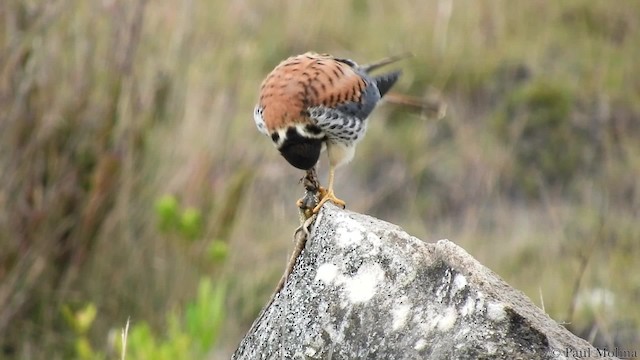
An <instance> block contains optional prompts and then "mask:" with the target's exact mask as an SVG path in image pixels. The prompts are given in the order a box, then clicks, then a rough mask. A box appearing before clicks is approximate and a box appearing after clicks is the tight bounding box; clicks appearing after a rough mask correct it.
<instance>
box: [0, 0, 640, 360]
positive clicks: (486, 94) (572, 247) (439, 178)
mask: <svg viewBox="0 0 640 360" xmlns="http://www.w3.org/2000/svg"><path fill="white" fill-rule="evenodd" d="M0 25H1V26H0V249H1V250H0V339H1V340H0V358H20V359H63V358H70V357H74V356H75V357H80V358H82V355H81V354H83V353H84V354H87V353H88V354H91V353H94V354H111V352H109V351H111V350H110V349H112V344H111V343H110V341H109V340H108V337H109V334H112V333H113V329H118V330H119V329H121V328H122V327H124V324H125V323H126V321H127V318H129V317H130V318H131V321H132V327H131V329H132V332H131V333H130V337H131V339H130V341H133V343H132V344H133V345H131V347H130V349H131V353H129V356H128V358H129V359H135V358H144V356H148V354H149V353H144V352H142V353H141V352H137V351H138V350H135V349H142V348H144V345H140V344H144V343H145V341H143V340H144V339H147V340H146V343H147V344H152V346H151V347H152V348H158V349H159V348H161V346H160V345H158V344H160V343H164V344H174V345H175V344H177V343H175V342H173V340H172V339H174V338H180V337H181V336H182V335H180V336H176V337H172V336H171V335H167V337H164V336H165V335H162V334H170V333H172V330H171V329H174V330H175V329H182V330H180V331H177V330H176V331H173V333H174V334H183V332H182V331H183V330H184V328H180V327H177V325H175V323H176V322H175V321H174V320H171V318H172V317H171V316H168V315H167V314H171V313H172V311H178V310H176V309H183V310H182V311H179V313H180V314H187V315H185V316H187V317H191V318H197V319H199V321H202V322H200V323H198V322H197V321H196V320H193V319H191V320H188V321H186V322H185V323H187V324H200V325H197V326H196V325H193V326H196V327H195V328H193V329H190V330H188V331H186V330H185V331H184V333H186V334H187V335H184V337H186V340H185V341H186V342H187V343H188V344H190V345H188V346H187V347H188V348H189V350H184V351H197V352H198V354H199V355H193V356H196V357H200V356H203V357H204V356H205V355H204V354H205V352H206V351H205V350H204V349H203V348H199V349H197V350H194V348H193V347H192V345H193V346H196V347H197V346H201V347H207V346H213V341H215V346H214V348H213V349H212V350H211V351H210V352H208V353H207V355H206V356H207V357H211V358H226V357H228V355H229V354H230V352H231V351H232V350H233V349H234V348H235V346H236V345H237V343H238V341H239V339H240V337H241V336H242V335H243V332H244V331H246V329H247V328H248V327H249V325H250V324H251V322H252V320H253V319H254V318H255V316H256V315H257V313H258V311H259V310H260V308H261V306H262V305H263V304H264V302H265V301H266V300H267V299H268V298H269V296H270V294H271V291H272V289H273V286H275V284H276V283H277V281H278V279H279V277H280V275H281V272H282V271H283V268H284V264H285V262H286V259H287V252H288V250H289V249H290V248H291V246H292V244H291V242H290V238H291V233H292V232H293V230H294V229H295V227H296V226H297V211H296V208H295V205H294V203H295V200H296V199H297V198H298V197H299V196H300V195H301V194H302V188H301V187H300V186H299V185H298V180H299V178H300V177H301V176H302V174H301V173H300V172H299V171H296V170H295V169H293V168H291V167H290V166H288V165H287V164H286V162H284V161H283V160H282V159H281V158H280V157H279V155H278V154H277V152H276V151H274V150H273V148H272V145H271V144H270V142H269V140H268V139H266V138H263V137H262V136H261V135H260V134H259V133H258V132H257V131H256V130H255V128H254V127H255V126H254V124H253V120H252V109H253V106H254V102H255V100H256V96H257V89H258V87H259V84H260V82H261V80H262V78H263V77H264V76H265V75H266V73H267V72H268V71H270V70H271V69H272V68H273V67H274V66H275V65H276V64H277V63H278V62H279V61H280V60H282V59H284V58H286V57H288V56H290V55H292V54H296V53H301V52H304V51H307V50H315V51H318V52H328V53H333V54H339V55H341V56H347V57H351V58H353V59H354V60H356V61H360V62H367V61H371V60H375V59H377V58H380V57H384V56H386V55H389V54H394V53H401V52H404V51H411V52H413V53H414V54H415V56H414V57H413V58H411V59H409V60H406V61H404V62H402V63H400V64H398V65H397V66H398V67H401V68H402V69H403V71H404V75H403V77H402V79H401V82H400V83H399V84H398V86H397V87H396V88H395V89H394V90H395V91H397V92H400V93H404V94H409V95H411V96H414V97H418V98H422V99H425V100H427V101H428V100H430V99H432V98H434V97H435V98H436V99H437V101H441V102H443V103H446V105H447V109H448V111H447V115H446V117H445V118H443V119H440V120H437V119H435V117H434V116H432V115H431V114H429V113H428V112H425V111H416V109H411V108H408V107H406V106H401V105H398V104H394V103H388V104H385V105H382V106H380V107H379V108H378V110H377V111H376V113H375V115H374V116H373V117H372V119H371V123H370V127H369V132H368V135H367V138H366V139H365V140H364V141H363V142H362V143H361V145H360V146H359V148H358V152H357V154H356V158H355V160H354V162H353V163H352V164H350V165H348V166H345V167H344V168H342V169H340V170H339V171H338V173H337V180H336V190H337V192H338V195H339V196H341V197H342V198H344V199H345V200H346V201H347V203H348V207H349V209H351V210H354V211H358V212H363V213H368V214H371V215H373V216H377V217H380V218H383V219H385V220H388V221H390V222H394V223H397V224H399V225H401V226H403V227H404V228H405V229H407V230H408V231H409V232H411V233H412V234H414V235H416V236H418V237H420V238H422V239H425V240H429V241H430V240H437V239H439V238H449V239H451V240H453V241H455V242H456V243H458V244H460V245H462V246H463V247H464V248H465V249H467V250H468V251H469V252H470V253H471V254H472V255H473V256H475V257H476V258H478V259H479V260H480V261H481V262H483V263H484V264H485V265H487V266H488V267H490V268H491V269H493V270H495V271H496V272H497V273H498V274H500V275H501V276H502V277H504V278H505V279H506V280H507V281H508V282H509V283H510V284H512V285H513V286H515V287H516V288H519V289H522V290H523V291H524V292H525V293H526V294H527V295H528V296H529V297H531V298H532V299H533V300H534V302H537V303H538V304H539V305H540V306H542V305H543V304H544V309H545V310H546V311H547V312H548V313H549V314H550V316H551V317H552V318H554V319H556V320H557V321H559V322H563V323H565V324H566V326H567V327H568V328H569V329H571V330H572V331H574V332H576V333H578V334H579V335H581V336H583V337H584V338H586V339H587V340H589V341H592V342H595V343H596V344H598V345H601V346H609V347H610V348H613V347H614V346H616V345H617V346H620V347H622V348H631V349H633V348H635V349H638V348H640V335H638V334H639V332H640V330H639V329H640V313H639V312H638V311H637V309H638V307H637V304H638V303H639V302H640V271H638V270H640V268H639V267H638V261H637V259H638V258H639V256H640V221H638V219H640V185H639V184H640V182H639V181H638V178H639V177H640V141H639V140H640V121H639V119H640V75H639V73H638V66H637V59H638V58H640V47H638V46H637V44H640V3H639V2H636V1H632V0H623V1H619V2H616V3H615V6H614V5H613V4H612V3H611V2H609V1H604V0H567V1H562V2H550V1H548V2H541V1H528V2H515V1H507V0H483V1H474V2H454V1H452V0H431V1H415V0H401V1H394V2H366V1H360V0H354V1H337V0H328V1H324V2H308V1H301V2H285V1H281V0H280V1H272V2H262V1H232V2H225V1H217V0H212V1H206V2H205V1H194V0H189V1H175V0H158V1H153V2H151V1H145V0H134V1H128V0H126V1H125V0H90V1H83V0H52V1H31V0H6V1H2V2H1V3H0ZM323 169H326V163H324V162H323V163H322V165H321V173H322V172H323ZM222 259H225V260H224V261H221V260H222ZM203 278H206V279H210V280H207V281H211V282H212V283H211V284H212V285H211V286H212V287H210V288H209V289H210V290H211V289H217V288H218V286H222V285H221V284H227V285H225V287H224V290H223V292H222V294H223V295H224V298H225V301H224V304H222V305H221V304H219V303H216V301H219V300H214V299H219V296H217V297H216V296H213V295H212V296H204V298H205V300H202V299H203V295H202V293H200V292H199V290H198V284H199V283H200V279H203ZM200 291H204V290H202V285H201V289H200ZM211 291H213V292H206V291H205V292H206V293H209V294H220V293H218V292H216V291H217V290H211ZM221 291H222V290H221ZM199 293H200V295H198V294H199ZM220 296H222V295H220ZM197 299H201V300H202V301H201V302H200V303H201V304H209V303H210V302H211V303H212V305H210V306H213V307H215V308H216V309H218V310H216V311H218V312H223V313H224V316H222V317H221V318H224V322H223V323H222V325H220V326H221V327H220V329H221V330H220V331H219V332H218V333H216V332H215V331H213V330H211V329H213V328H215V327H212V328H208V327H207V326H208V325H207V324H209V325H211V326H213V325H212V324H215V321H217V320H215V319H217V318H215V317H214V316H213V315H212V314H211V312H208V311H204V312H202V313H197V314H195V315H194V313H193V311H195V310H192V311H191V312H190V310H189V305H188V304H193V302H194V301H195V302H197V301H198V300H197ZM216 304H217V305H216ZM220 306H222V308H220ZM208 308H209V307H207V305H202V309H208ZM65 309H66V310H65ZM220 309H223V310H220ZM189 314H191V315H189ZM208 318H209V320H211V323H207V322H206V320H207V319H208ZM74 319H75V320H74ZM83 319H84V320H83ZM87 322H88V323H87ZM172 324H173V325H172ZM136 326H138V327H136ZM180 326H184V325H180ZM134 329H138V330H136V331H133V330H134ZM163 329H165V330H163ZM166 329H169V330H166ZM207 337H209V339H210V342H208V341H207ZM135 339H142V340H135ZM135 344H138V345H135ZM194 344H200V345H194ZM174 345H167V346H168V347H169V348H170V349H172V350H171V351H173V350H175V349H176V348H177V346H178V345H175V346H176V347H174ZM134 350H135V351H134ZM168 351H169V350H168ZM145 354H146V355H145ZM193 354H196V353H193ZM105 356H106V355H105ZM115 356H117V355H115ZM157 356H160V355H157Z"/></svg>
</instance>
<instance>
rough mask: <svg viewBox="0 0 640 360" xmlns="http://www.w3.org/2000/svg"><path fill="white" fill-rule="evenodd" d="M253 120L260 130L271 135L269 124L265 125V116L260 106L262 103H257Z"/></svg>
mask: <svg viewBox="0 0 640 360" xmlns="http://www.w3.org/2000/svg"><path fill="white" fill-rule="evenodd" d="M253 121H255V123H256V127H257V128H258V131H260V132H261V133H263V134H265V135H267V136H269V132H268V131H267V126H266V125H265V123H264V118H263V117H262V108H261V107H260V105H256V107H255V108H254V109H253Z"/></svg>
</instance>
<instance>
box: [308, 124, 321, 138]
mask: <svg viewBox="0 0 640 360" xmlns="http://www.w3.org/2000/svg"><path fill="white" fill-rule="evenodd" d="M305 129H306V130H307V131H308V132H309V133H311V134H313V135H319V134H321V133H322V129H320V127H319V126H318V125H313V124H308V125H307V126H306V127H305Z"/></svg>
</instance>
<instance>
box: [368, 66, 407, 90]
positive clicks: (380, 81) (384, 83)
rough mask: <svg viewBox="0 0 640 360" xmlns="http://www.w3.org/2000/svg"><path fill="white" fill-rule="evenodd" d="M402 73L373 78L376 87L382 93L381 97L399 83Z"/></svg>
mask: <svg viewBox="0 0 640 360" xmlns="http://www.w3.org/2000/svg"><path fill="white" fill-rule="evenodd" d="M400 74H402V72H401V71H399V70H398V71H394V72H390V73H387V74H383V75H378V76H376V77H374V78H373V81H375V83H376V86H377V87H378V91H380V97H383V96H384V95H385V94H386V93H387V92H388V91H389V89H391V87H392V86H393V85H394V84H395V83H396V81H398V78H400Z"/></svg>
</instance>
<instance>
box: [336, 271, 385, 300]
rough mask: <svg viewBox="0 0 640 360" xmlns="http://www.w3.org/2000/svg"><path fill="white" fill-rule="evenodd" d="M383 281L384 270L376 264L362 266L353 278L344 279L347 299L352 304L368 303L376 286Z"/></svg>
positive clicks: (374, 292)
mask: <svg viewBox="0 0 640 360" xmlns="http://www.w3.org/2000/svg"><path fill="white" fill-rule="evenodd" d="M383 279H384V270H382V268H381V267H380V265H378V264H364V265H362V266H361V267H360V268H359V269H358V273H357V274H356V275H355V276H353V277H345V278H344V280H343V281H344V288H345V290H346V293H347V298H348V299H349V301H351V302H352V303H361V302H365V301H369V300H370V299H371V298H372V297H373V296H374V295H375V294H376V288H377V287H378V284H379V283H380V282H381V281H382V280H383Z"/></svg>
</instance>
